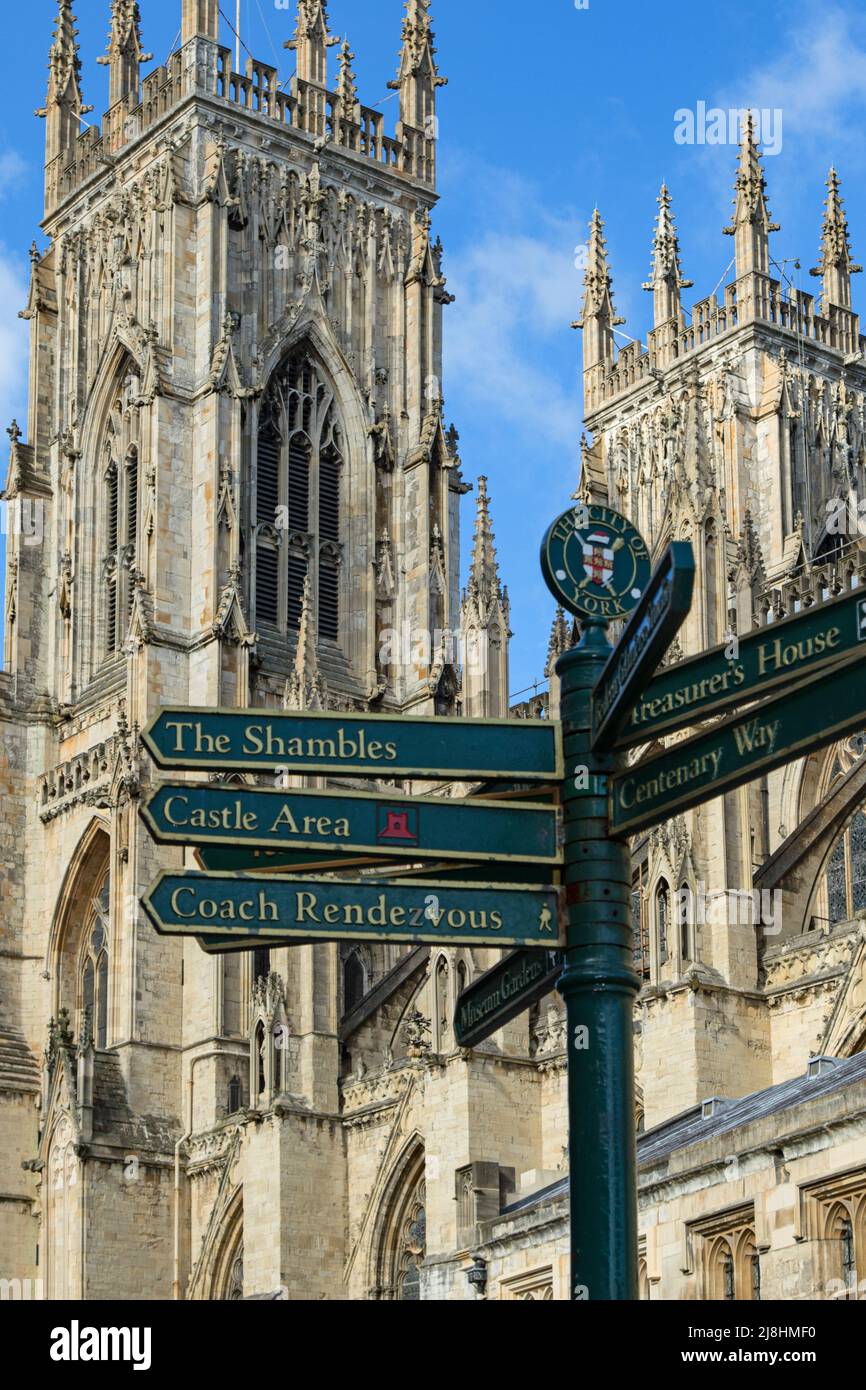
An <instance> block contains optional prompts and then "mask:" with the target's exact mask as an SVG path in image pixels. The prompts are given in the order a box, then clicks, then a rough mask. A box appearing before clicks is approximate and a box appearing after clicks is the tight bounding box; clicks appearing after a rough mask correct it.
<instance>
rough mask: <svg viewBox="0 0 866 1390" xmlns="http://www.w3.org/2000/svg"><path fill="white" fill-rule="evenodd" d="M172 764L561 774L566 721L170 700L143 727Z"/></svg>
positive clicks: (389, 773)
mask: <svg viewBox="0 0 866 1390" xmlns="http://www.w3.org/2000/svg"><path fill="white" fill-rule="evenodd" d="M142 738H143V740H144V743H145V746H146V747H147V749H148V751H149V752H150V754H151V756H152V757H153V759H154V761H155V762H156V763H157V764H158V765H159V766H160V767H164V768H186V769H189V770H195V769H198V768H202V769H206V768H216V769H222V770H224V771H226V770H229V769H232V768H236V769H241V770H245V771H251V772H252V771H256V770H261V771H264V770H266V769H276V768H285V769H286V770H287V771H289V772H315V773H319V774H322V775H326V774H328V773H332V774H338V773H346V774H351V775H352V776H365V777H381V778H393V777H417V778H429V779H436V780H438V779H440V778H476V777H477V778H485V779H491V780H492V779H495V780H498V781H502V780H514V779H520V780H525V781H541V782H555V781H558V780H559V778H560V777H561V775H562V752H561V743H560V730H559V726H558V724H556V723H553V722H551V721H549V720H545V719H439V718H436V717H431V718H426V719H422V718H415V717H409V716H399V717H397V716H395V717H393V718H392V717H391V716H390V715H385V714H363V715H357V714H322V713H319V712H308V711H303V712H297V713H284V712H282V711H279V712H274V711H273V710H266V709H254V710H234V709H217V710H211V709H188V708H185V709H174V708H172V709H162V710H160V711H159V713H158V714H157V715H156V716H155V718H154V719H152V720H151V722H150V723H149V724H148V726H147V728H146V729H145V730H144V732H143V734H142Z"/></svg>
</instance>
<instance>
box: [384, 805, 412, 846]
mask: <svg viewBox="0 0 866 1390" xmlns="http://www.w3.org/2000/svg"><path fill="white" fill-rule="evenodd" d="M382 817H384V821H385V823H384V825H382V823H381V822H382ZM410 817H411V821H412V824H411V825H410ZM376 839H377V840H398V841H402V842H403V843H404V844H409V845H417V844H418V824H417V812H416V811H414V810H399V811H398V810H396V809H392V808H391V807H387V806H386V807H383V808H382V810H381V812H380V826H379V831H378V834H377V835H376Z"/></svg>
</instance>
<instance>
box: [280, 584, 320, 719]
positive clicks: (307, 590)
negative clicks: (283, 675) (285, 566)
mask: <svg viewBox="0 0 866 1390" xmlns="http://www.w3.org/2000/svg"><path fill="white" fill-rule="evenodd" d="M283 705H284V707H285V708H286V709H325V708H326V707H327V688H326V686H325V682H324V679H323V677H322V674H321V672H320V670H319V655H318V652H317V650H316V625H315V619H314V615H313V586H312V583H311V581H310V576H309V574H308V575H307V577H306V579H305V580H304V593H303V597H302V599H301V620H300V623H299V625H298V645H297V647H296V649H295V669H294V670H293V672H292V674H291V675H290V676H289V679H288V680H287V681H286V690H285V694H284V696H283Z"/></svg>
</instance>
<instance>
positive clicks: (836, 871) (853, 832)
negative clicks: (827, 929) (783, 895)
mask: <svg viewBox="0 0 866 1390" xmlns="http://www.w3.org/2000/svg"><path fill="white" fill-rule="evenodd" d="M827 905H828V915H829V918H830V921H831V923H835V922H850V921H852V920H853V918H854V917H855V916H856V915H857V913H858V912H859V911H860V909H861V908H864V907H866V815H864V814H863V812H862V811H858V812H857V814H856V815H855V817H854V819H853V820H852V821H851V823H850V824H849V825H848V826H847V828H846V830H845V833H844V834H843V835H842V837H841V839H840V840H839V841H838V843H837V845H836V848H835V849H834V850H833V853H832V855H831V857H830V862H829V864H828V865H827Z"/></svg>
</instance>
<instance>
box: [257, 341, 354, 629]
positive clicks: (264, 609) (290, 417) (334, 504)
mask: <svg viewBox="0 0 866 1390" xmlns="http://www.w3.org/2000/svg"><path fill="white" fill-rule="evenodd" d="M343 460H344V446H343V433H342V428H341V425H340V420H339V416H338V413H337V407H336V403H335V401H334V393H333V390H332V388H331V386H330V385H329V383H328V381H327V379H326V378H325V376H324V373H323V372H322V370H321V368H320V367H319V366H318V364H317V363H316V361H315V359H314V358H313V357H312V355H311V354H310V353H309V352H308V351H307V350H306V349H300V350H298V351H297V352H295V353H294V354H293V355H292V356H291V357H290V358H288V359H287V361H286V362H284V363H283V365H282V367H280V368H279V370H278V371H277V372H276V374H275V376H274V377H273V378H272V380H271V382H270V385H269V387H268V390H267V392H266V395H265V398H264V400H263V403H262V410H261V414H260V419H259V435H258V440H257V448H256V470H255V471H256V476H255V481H254V488H255V506H254V516H255V527H256V531H255V553H256V581H255V597H256V615H255V622H256V626H257V627H268V626H270V627H273V628H276V629H277V630H278V631H280V632H296V631H297V630H298V627H299V626H300V620H301V604H302V602H303V594H304V585H305V582H306V579H307V575H308V574H309V575H310V578H311V580H312V593H313V596H314V602H315V604H316V612H315V614H314V615H313V616H314V620H315V622H316V625H317V630H318V634H319V637H320V638H322V639H324V640H327V641H332V642H336V641H338V640H339V637H340V583H341V570H342V547H341V543H340V522H341V516H340V495H341V487H342V470H343Z"/></svg>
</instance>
